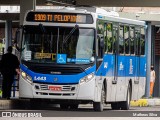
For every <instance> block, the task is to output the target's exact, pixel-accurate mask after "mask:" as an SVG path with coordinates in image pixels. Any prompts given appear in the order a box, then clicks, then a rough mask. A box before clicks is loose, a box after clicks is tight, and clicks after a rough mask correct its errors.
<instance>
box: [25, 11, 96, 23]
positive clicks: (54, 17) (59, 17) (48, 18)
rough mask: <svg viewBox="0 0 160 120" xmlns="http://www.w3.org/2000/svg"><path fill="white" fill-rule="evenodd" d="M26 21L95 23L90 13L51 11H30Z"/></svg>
mask: <svg viewBox="0 0 160 120" xmlns="http://www.w3.org/2000/svg"><path fill="white" fill-rule="evenodd" d="M26 21H30V22H55V23H83V24H92V23H93V19H92V16H91V15H89V14H75V13H50V12H29V13H28V15H27V18H26Z"/></svg>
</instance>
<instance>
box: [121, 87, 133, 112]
mask: <svg viewBox="0 0 160 120" xmlns="http://www.w3.org/2000/svg"><path fill="white" fill-rule="evenodd" d="M130 100H131V88H130V85H128V90H127V97H126V101H123V102H122V103H121V110H129V107H130Z"/></svg>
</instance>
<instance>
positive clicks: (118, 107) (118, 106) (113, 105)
mask: <svg viewBox="0 0 160 120" xmlns="http://www.w3.org/2000/svg"><path fill="white" fill-rule="evenodd" d="M111 108H112V110H119V109H120V104H119V103H118V102H114V103H111Z"/></svg>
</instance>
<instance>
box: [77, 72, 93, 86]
mask: <svg viewBox="0 0 160 120" xmlns="http://www.w3.org/2000/svg"><path fill="white" fill-rule="evenodd" d="M93 77H94V73H91V74H89V75H87V76H85V77H83V78H82V79H81V80H80V84H82V83H86V82H88V81H90V80H91V79H92V78H93Z"/></svg>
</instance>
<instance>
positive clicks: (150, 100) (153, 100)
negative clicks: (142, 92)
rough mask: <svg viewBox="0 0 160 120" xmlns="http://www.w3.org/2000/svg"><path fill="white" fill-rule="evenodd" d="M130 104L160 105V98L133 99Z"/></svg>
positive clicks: (141, 105)
mask: <svg viewBox="0 0 160 120" xmlns="http://www.w3.org/2000/svg"><path fill="white" fill-rule="evenodd" d="M130 105H131V106H132V107H134V106H139V107H146V106H160V98H144V99H140V100H138V101H131V103H130Z"/></svg>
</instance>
